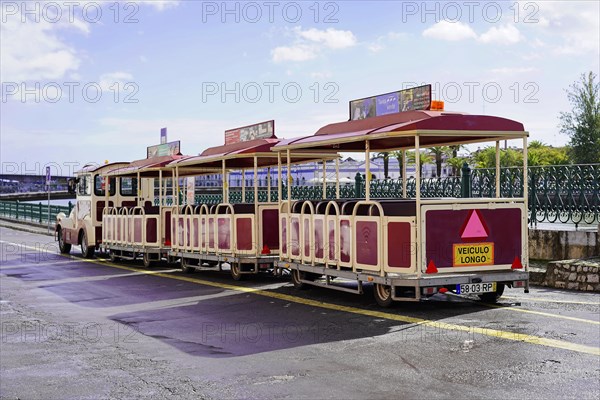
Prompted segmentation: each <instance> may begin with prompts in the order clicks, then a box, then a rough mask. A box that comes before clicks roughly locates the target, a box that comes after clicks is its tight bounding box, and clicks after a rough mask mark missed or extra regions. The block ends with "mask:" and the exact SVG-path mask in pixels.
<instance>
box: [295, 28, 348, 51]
mask: <svg viewBox="0 0 600 400" xmlns="http://www.w3.org/2000/svg"><path fill="white" fill-rule="evenodd" d="M298 35H299V36H300V37H302V38H304V39H307V40H309V41H312V42H317V43H323V44H324V45H325V46H326V47H329V48H330V49H344V48H347V47H352V46H354V45H355V44H356V36H354V34H353V33H352V32H351V31H342V30H338V29H334V28H328V29H326V30H319V29H316V28H311V29H309V30H306V31H302V30H301V29H298Z"/></svg>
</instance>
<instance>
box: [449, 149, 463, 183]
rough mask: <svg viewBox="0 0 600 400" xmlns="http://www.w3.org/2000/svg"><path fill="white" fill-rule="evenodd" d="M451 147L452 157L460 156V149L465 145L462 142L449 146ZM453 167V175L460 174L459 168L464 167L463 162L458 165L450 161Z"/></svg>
mask: <svg viewBox="0 0 600 400" xmlns="http://www.w3.org/2000/svg"><path fill="white" fill-rule="evenodd" d="M448 147H449V148H450V153H451V156H452V158H458V151H459V150H460V149H461V148H462V147H464V146H463V145H461V144H457V145H454V146H448ZM448 164H449V165H450V166H451V167H452V176H458V170H459V169H461V168H462V164H460V165H459V166H458V167H457V166H455V165H452V164H450V163H448Z"/></svg>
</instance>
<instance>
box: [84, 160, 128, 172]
mask: <svg viewBox="0 0 600 400" xmlns="http://www.w3.org/2000/svg"><path fill="white" fill-rule="evenodd" d="M127 164H129V162H125V161H123V162H113V163H110V164H102V165H98V164H92V165H85V166H84V167H83V168H81V169H80V170H79V171H77V172H76V174H81V173H85V172H97V171H100V170H102V169H108V170H111V169H115V168H116V167H117V165H119V166H120V167H124V166H127Z"/></svg>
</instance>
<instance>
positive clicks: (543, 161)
mask: <svg viewBox="0 0 600 400" xmlns="http://www.w3.org/2000/svg"><path fill="white" fill-rule="evenodd" d="M568 163H569V156H568V155H567V149H566V148H565V147H552V146H548V145H546V144H544V143H542V142H540V141H539V140H533V141H531V142H530V143H529V145H528V146H527V164H528V165H530V166H537V165H563V164H568Z"/></svg>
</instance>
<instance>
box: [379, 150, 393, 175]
mask: <svg viewBox="0 0 600 400" xmlns="http://www.w3.org/2000/svg"><path fill="white" fill-rule="evenodd" d="M377 157H379V158H382V159H383V175H384V179H387V178H388V177H389V175H388V171H389V166H390V153H387V152H385V153H377Z"/></svg>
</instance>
